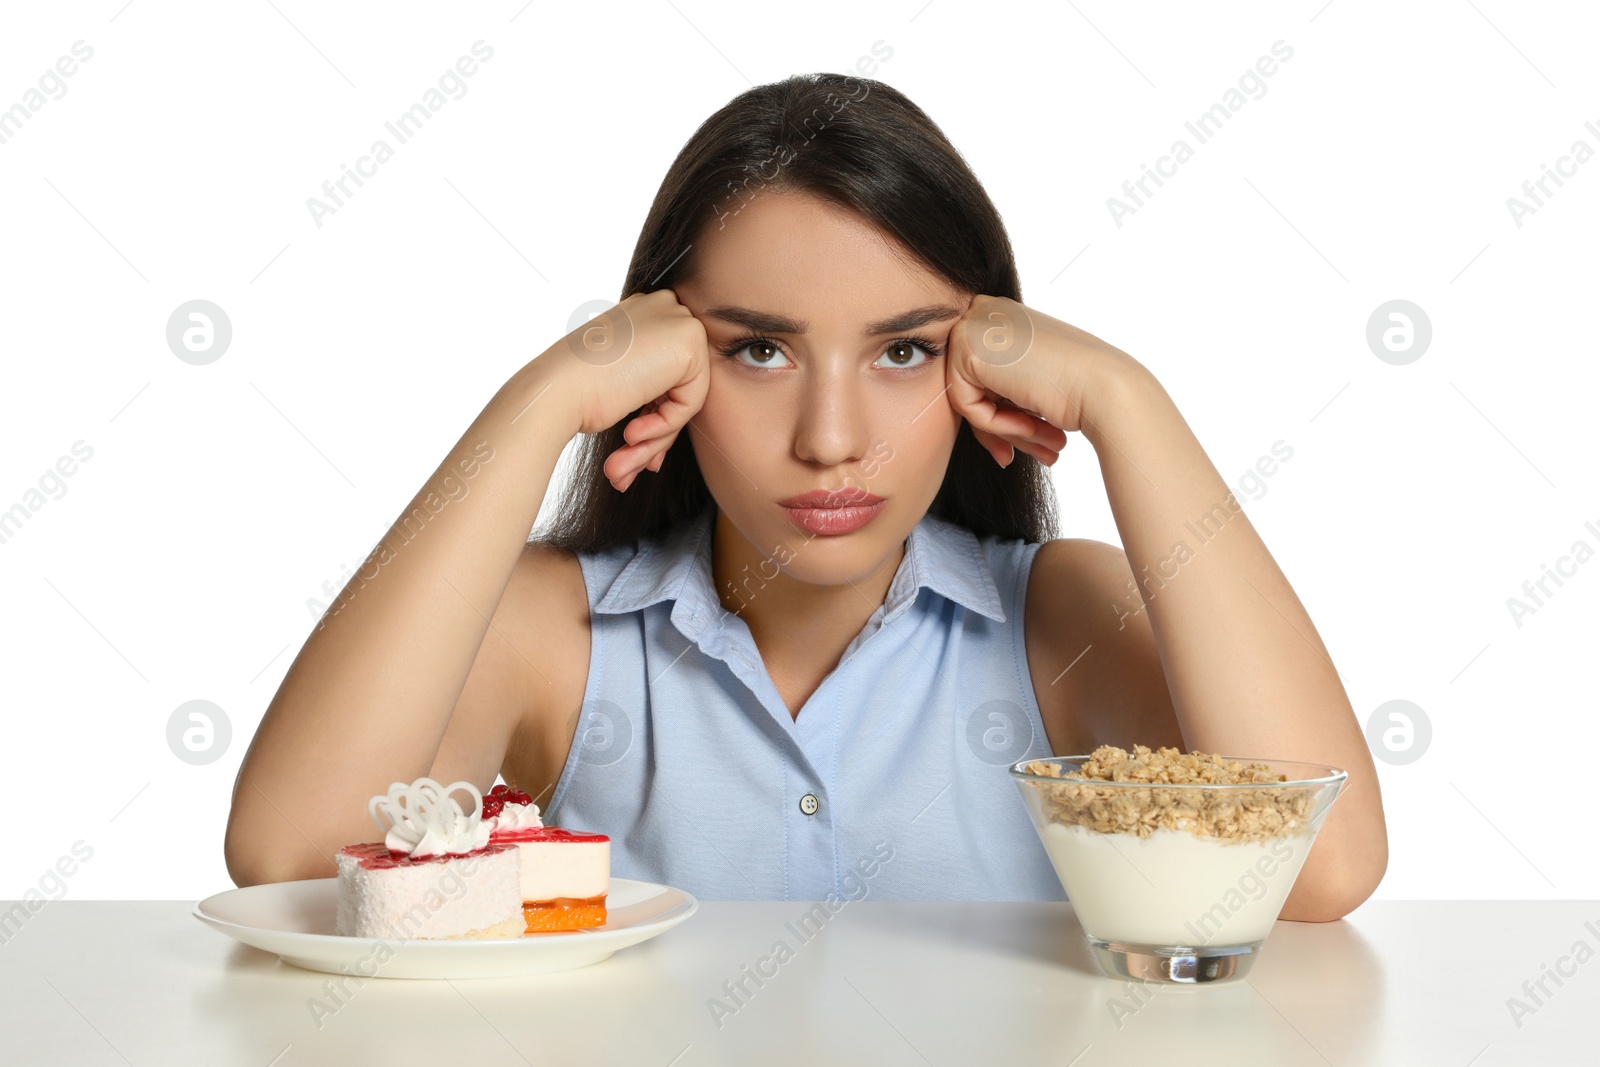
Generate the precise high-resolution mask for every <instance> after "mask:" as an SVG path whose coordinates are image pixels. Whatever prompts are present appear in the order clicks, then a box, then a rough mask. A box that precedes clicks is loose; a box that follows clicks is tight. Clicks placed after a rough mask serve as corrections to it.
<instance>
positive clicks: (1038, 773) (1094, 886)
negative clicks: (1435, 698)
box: [1011, 756, 1349, 984]
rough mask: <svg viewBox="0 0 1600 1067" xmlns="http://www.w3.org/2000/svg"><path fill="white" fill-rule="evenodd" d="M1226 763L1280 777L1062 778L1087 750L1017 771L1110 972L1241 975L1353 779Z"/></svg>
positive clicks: (1028, 763)
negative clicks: (1190, 780) (1224, 780)
mask: <svg viewBox="0 0 1600 1067" xmlns="http://www.w3.org/2000/svg"><path fill="white" fill-rule="evenodd" d="M1221 758H1222V759H1224V760H1237V761H1238V762H1239V763H1245V764H1249V763H1258V764H1265V765H1266V767H1267V768H1268V769H1269V770H1270V771H1271V773H1272V774H1273V775H1283V776H1285V778H1286V780H1285V781H1281V782H1247V783H1241V784H1227V785H1222V784H1210V783H1205V784H1170V783H1151V782H1141V781H1122V782H1113V781H1101V780H1099V779H1071V778H1065V779H1064V778H1061V777H1059V775H1060V774H1065V773H1066V772H1069V771H1076V770H1079V769H1080V768H1081V766H1082V765H1083V763H1084V762H1086V761H1087V760H1088V759H1089V757H1088V756H1053V757H1049V758H1046V759H1033V760H1022V761H1020V762H1018V763H1015V764H1012V766H1011V775H1012V780H1013V781H1015V782H1016V783H1017V788H1018V789H1019V790H1020V791H1021V792H1022V799H1023V802H1024V803H1025V804H1026V805H1027V808H1028V812H1029V814H1031V815H1032V816H1033V825H1034V829H1036V830H1037V831H1038V832H1039V840H1040V841H1042V842H1043V843H1044V847H1045V852H1046V853H1047V854H1048V855H1049V857H1050V862H1051V864H1052V865H1053V866H1054V867H1055V870H1056V875H1057V876H1058V877H1059V878H1060V879H1061V887H1062V889H1064V890H1066V894H1067V897H1068V899H1069V900H1071V902H1072V906H1073V908H1074V910H1075V911H1076V912H1077V915H1078V920H1079V922H1081V923H1082V924H1083V929H1084V932H1085V933H1086V934H1088V936H1089V944H1090V946H1091V947H1092V948H1093V950H1094V953H1095V957H1096V958H1097V959H1098V960H1099V962H1100V966H1101V968H1102V969H1103V970H1105V972H1106V973H1107V974H1109V975H1111V976H1112V977H1114V978H1134V979H1140V980H1145V981H1158V982H1182V983H1191V984H1192V983H1200V982H1217V981H1226V980H1229V979H1236V978H1243V977H1244V976H1245V975H1246V974H1247V973H1248V972H1249V970H1250V965H1251V963H1253V962H1254V960H1255V957H1256V954H1257V953H1258V952H1260V950H1261V945H1262V943H1263V942H1264V941H1265V940H1266V938H1267V934H1268V933H1269V932H1271V930H1272V924H1273V923H1274V922H1275V921H1277V918H1278V913H1279V912H1280V911H1281V910H1283V902H1284V900H1285V899H1286V898H1287V897H1288V895H1289V890H1290V889H1291V888H1292V887H1293V886H1294V881H1295V878H1296V876H1297V875H1299V873H1300V868H1301V866H1302V865H1303V864H1304V863H1305V859H1306V855H1307V853H1309V852H1310V851H1311V845H1312V842H1313V841H1315V840H1316V836H1317V831H1318V830H1320V829H1321V828H1322V823H1323V821H1324V820H1325V819H1326V818H1327V815H1328V810H1329V809H1330V808H1331V807H1332V806H1333V802H1334V800H1335V799H1336V798H1337V797H1338V795H1339V791H1340V789H1341V788H1342V787H1343V785H1344V783H1345V780H1346V779H1347V778H1348V777H1349V776H1348V775H1347V774H1346V772H1344V771H1342V770H1339V769H1338V768H1336V767H1328V766H1323V765H1321V764H1313V763H1298V762H1293V761H1289V760H1274V759H1258V758H1246V757H1241V756H1223V757H1221ZM1052 772H1053V773H1052Z"/></svg>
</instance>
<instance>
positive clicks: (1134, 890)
mask: <svg viewBox="0 0 1600 1067" xmlns="http://www.w3.org/2000/svg"><path fill="white" fill-rule="evenodd" d="M1039 836H1040V837H1041V838H1042V839H1043V841H1044V846H1045V851H1046V852H1048V853H1049V856H1050V862H1051V863H1052V864H1053V865H1054V866H1055V869H1056V874H1057V875H1059V876H1060V878H1061V885H1062V887H1063V888H1064V889H1065V890H1066V892H1067V896H1068V898H1070V900H1071V901H1072V906H1073V908H1074V909H1075V910H1076V911H1077V914H1078V919H1079V921H1080V922H1081V923H1082V924H1083V928H1084V931H1085V932H1086V933H1087V934H1088V935H1089V936H1090V937H1092V938H1095V939H1098V940H1101V941H1120V942H1127V943H1129V944H1133V945H1146V946H1163V947H1177V946H1182V947H1189V948H1201V947H1211V946H1237V945H1246V944H1255V943H1259V942H1261V941H1263V940H1265V938H1266V936H1267V934H1268V933H1269V932H1270V931H1271V930H1272V924H1273V923H1274V922H1275V921H1276V920H1277V918H1278V913H1279V912H1280V911H1282V910H1283V902H1284V900H1285V899H1286V898H1287V897H1288V895H1289V890H1290V889H1291V888H1292V887H1293V886H1294V880H1295V876H1296V875H1298V874H1299V873H1300V867H1301V865H1302V864H1304V863H1305V859H1306V855H1307V853H1309V852H1310V851H1311V842H1312V840H1313V835H1312V834H1310V833H1304V834H1297V835H1292V836H1283V837H1272V838H1268V839H1266V840H1260V841H1250V842H1235V841H1228V840H1224V839H1222V838H1216V837H1199V836H1196V835H1195V834H1192V833H1190V832H1189V831H1187V830H1172V829H1165V828H1163V829H1158V830H1156V831H1155V832H1153V833H1152V834H1151V835H1150V836H1149V837H1144V838H1141V837H1138V836H1136V835H1134V834H1129V833H1098V832H1096V831H1094V830H1090V829H1087V828H1085V827H1083V826H1080V825H1064V824H1062V823H1059V822H1051V823H1048V824H1046V825H1045V826H1044V827H1043V828H1042V829H1041V830H1040V835H1039Z"/></svg>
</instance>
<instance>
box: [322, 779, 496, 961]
mask: <svg viewBox="0 0 1600 1067" xmlns="http://www.w3.org/2000/svg"><path fill="white" fill-rule="evenodd" d="M457 791H465V792H467V793H470V794H472V810H471V811H470V812H469V811H463V810H462V808H461V805H460V804H459V803H457V801H456V800H455V799H454V797H452V796H451V794H452V793H455V792H457ZM367 812H368V814H370V815H371V816H372V819H373V821H374V822H376V823H377V824H378V828H379V829H380V830H383V831H384V839H383V840H382V841H373V842H367V843H364V844H359V845H346V846H345V847H344V848H342V849H340V850H339V856H338V865H339V906H338V912H337V916H336V918H335V920H334V932H335V933H339V934H345V935H347V936H350V937H379V938H417V939H438V938H497V937H520V936H521V935H522V933H523V931H524V929H525V928H526V920H525V919H524V917H523V909H522V887H521V883H520V871H521V856H520V855H519V853H518V852H517V850H516V849H515V848H512V847H511V846H510V845H503V844H496V843H492V842H490V840H489V827H488V825H487V824H485V823H484V821H483V818H482V812H483V796H482V794H481V793H479V792H478V788H477V787H476V786H474V785H473V784H472V783H471V782H452V783H451V784H450V785H448V786H442V785H440V784H439V783H438V782H435V781H434V780H433V779H432V778H418V779H417V780H416V781H415V782H412V783H411V784H410V785H407V784H406V783H404V782H395V783H394V784H393V785H391V786H390V787H389V792H388V793H386V794H380V795H378V796H375V797H373V798H372V800H371V801H370V802H369V803H368V804H367Z"/></svg>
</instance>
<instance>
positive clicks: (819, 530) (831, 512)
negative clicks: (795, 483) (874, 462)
mask: <svg viewBox="0 0 1600 1067" xmlns="http://www.w3.org/2000/svg"><path fill="white" fill-rule="evenodd" d="M808 495H809V494H808ZM863 497H870V498H871V499H870V500H864V499H863ZM795 499H802V500H803V499H806V497H800V498H795V497H791V498H790V500H795ZM854 499H855V500H860V501H861V502H859V503H856V502H852V503H846V504H839V503H832V504H829V505H826V506H815V505H813V506H804V505H801V506H796V505H794V504H792V503H790V502H789V501H783V502H782V504H781V505H780V506H781V507H782V508H783V510H784V513H785V514H786V515H788V517H789V521H790V522H792V523H794V524H795V525H796V526H798V527H800V529H802V530H804V531H806V532H807V533H810V534H823V535H829V534H847V533H853V532H854V531H856V530H859V529H861V528H862V527H863V526H865V525H867V523H869V522H871V521H872V520H873V519H875V518H877V517H878V513H879V512H880V511H882V510H883V507H884V504H885V503H887V501H885V500H884V499H883V498H882V497H879V496H873V495H872V494H871V493H866V494H862V495H861V496H858V497H856V498H854Z"/></svg>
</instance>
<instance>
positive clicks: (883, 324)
mask: <svg viewBox="0 0 1600 1067" xmlns="http://www.w3.org/2000/svg"><path fill="white" fill-rule="evenodd" d="M704 314H705V316H706V317H707V318H712V319H720V320H722V321H723V322H731V323H732V324H733V325H735V326H743V327H744V328H745V329H747V330H750V331H751V332H753V333H787V334H803V333H805V332H806V331H807V330H808V329H810V328H811V325H810V323H808V322H806V321H804V320H803V319H791V318H789V317H788V316H786V315H776V314H773V313H772V312H769V311H752V310H751V309H750V308H742V307H736V306H734V305H731V304H721V305H718V306H717V307H714V308H708V309H707V310H706V311H705V312H704ZM964 314H966V309H965V308H958V307H952V306H951V305H949V304H929V305H927V306H926V307H919V308H912V309H911V310H910V311H902V312H900V313H899V314H898V315H891V316H890V317H889V318H886V319H881V320H879V321H877V322H869V323H867V326H866V329H864V330H862V331H861V333H862V335H863V336H865V337H876V336H878V335H879V334H885V333H904V332H905V331H906V330H915V329H916V328H917V327H919V326H926V325H928V324H929V323H932V322H947V321H949V320H950V319H954V318H958V317H960V316H962V315H964Z"/></svg>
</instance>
